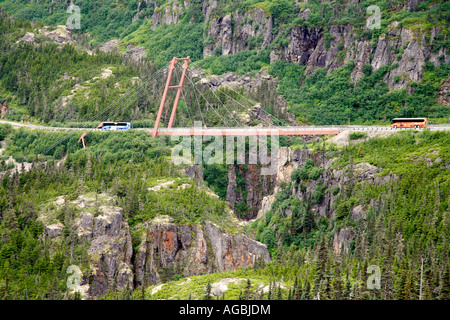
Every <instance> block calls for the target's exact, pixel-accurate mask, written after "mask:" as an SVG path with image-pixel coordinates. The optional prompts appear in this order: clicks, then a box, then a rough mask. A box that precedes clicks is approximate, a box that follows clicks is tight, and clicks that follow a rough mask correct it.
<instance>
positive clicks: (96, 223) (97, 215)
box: [40, 194, 270, 296]
mask: <svg viewBox="0 0 450 320" xmlns="http://www.w3.org/2000/svg"><path fill="white" fill-rule="evenodd" d="M100 198H101V199H100V200H99V199H98V197H96V198H94V197H92V196H80V197H78V199H76V200H75V201H68V200H65V199H64V198H63V197H59V198H58V200H57V201H55V202H54V203H53V205H54V206H56V207H57V208H59V209H61V208H62V209H63V210H65V209H66V208H68V207H69V206H71V207H72V208H73V210H74V211H73V212H75V213H74V216H73V217H72V218H71V219H70V218H68V214H67V213H66V217H65V220H64V221H59V220H58V219H57V218H56V216H55V214H52V213H51V212H50V213H49V212H43V213H42V215H41V217H40V221H41V222H42V223H43V225H44V235H43V236H44V239H45V238H47V239H48V238H49V239H51V243H52V244H54V245H57V243H58V242H59V241H61V239H62V238H61V235H62V232H63V231H64V230H70V231H71V232H73V234H74V235H75V237H76V239H74V240H75V243H76V245H82V246H85V247H86V246H87V248H88V249H87V258H88V261H89V272H85V274H83V279H82V281H81V283H80V287H79V288H78V289H77V290H78V291H80V292H82V294H83V295H84V296H101V295H103V294H105V293H106V292H107V291H108V289H113V290H114V289H116V290H122V289H126V288H128V289H133V288H135V287H136V286H141V285H143V284H144V285H150V284H157V283H160V282H163V281H168V280H172V279H173V276H174V275H175V274H177V275H182V276H185V277H188V276H192V275H199V274H206V273H211V272H217V271H228V270H235V269H237V268H240V267H249V266H252V265H253V264H254V263H255V261H256V260H257V259H263V260H264V261H266V262H269V261H270V256H269V253H268V250H267V247H266V245H264V244H262V243H259V242H257V241H254V240H252V239H250V238H248V237H247V236H245V235H241V234H231V233H229V232H222V231H221V230H220V229H219V227H217V226H216V225H215V224H213V223H211V222H209V221H207V222H206V223H205V224H204V225H200V224H198V225H186V224H175V223H173V219H171V218H169V217H167V216H166V217H158V218H156V219H154V220H151V221H147V222H145V223H143V224H140V225H137V226H136V227H135V229H136V230H137V231H138V232H139V233H140V234H141V239H140V243H139V244H137V247H136V249H133V244H132V240H131V233H130V227H129V224H128V220H127V219H126V218H125V217H124V215H123V209H122V208H120V207H117V206H115V205H113V203H114V201H113V199H112V198H110V197H108V196H106V195H103V194H102V195H100ZM99 203H107V204H108V205H99ZM63 222H64V223H63Z"/></svg>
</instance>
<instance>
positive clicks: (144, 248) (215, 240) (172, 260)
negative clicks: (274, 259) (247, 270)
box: [135, 218, 270, 285]
mask: <svg viewBox="0 0 450 320" xmlns="http://www.w3.org/2000/svg"><path fill="white" fill-rule="evenodd" d="M139 228H140V229H141V230H143V234H142V238H141V244H140V246H139V249H138V251H137V252H136V258H135V267H136V269H135V270H136V284H137V285H142V284H145V285H147V284H156V283H160V282H161V281H163V280H165V279H166V278H167V277H170V274H171V273H172V274H173V273H176V274H180V275H182V276H184V277H188V276H192V275H199V274H205V273H211V272H218V271H228V270H235V269H237V268H241V267H248V266H252V265H253V264H254V263H255V261H256V259H264V261H266V262H268V261H270V256H269V254H268V251H267V248H266V246H265V245H264V244H261V243H259V242H257V241H254V240H252V239H250V238H248V237H247V236H244V235H239V234H230V233H226V232H221V231H220V230H219V228H218V227H217V226H216V225H214V224H213V223H211V222H206V223H205V225H204V226H200V225H190V226H189V225H176V224H174V223H172V222H170V220H169V219H165V218H163V219H155V220H153V221H150V222H148V223H146V224H144V225H143V226H139Z"/></svg>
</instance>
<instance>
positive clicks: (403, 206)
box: [252, 132, 450, 300]
mask: <svg viewBox="0 0 450 320" xmlns="http://www.w3.org/2000/svg"><path fill="white" fill-rule="evenodd" d="M449 146H450V135H449V134H448V133H447V132H435V133H430V132H423V133H419V134H414V133H409V132H405V133H404V134H395V135H391V136H389V137H387V138H372V139H369V140H368V141H367V142H363V143H359V144H356V145H351V146H349V147H345V148H344V149H343V150H341V151H340V150H337V149H336V148H329V150H326V149H325V150H322V152H326V154H327V155H328V156H329V157H337V159H336V160H335V162H334V165H333V169H346V170H345V172H346V173H345V174H346V175H348V177H349V179H350V180H349V182H348V183H346V184H345V185H343V186H342V189H341V190H340V189H339V187H338V186H337V185H334V186H332V187H331V188H330V189H328V188H327V187H326V185H325V184H324V183H323V181H321V180H320V179H323V177H322V176H321V174H322V173H323V169H321V168H319V167H317V166H316V165H315V164H314V161H311V160H308V161H306V163H305V165H304V166H303V167H301V168H299V169H297V170H296V171H294V172H293V173H292V176H291V181H290V183H288V184H283V185H282V190H281V191H280V192H279V193H278V194H277V197H276V201H275V202H274V204H273V206H272V209H271V210H270V211H269V212H268V213H267V214H266V216H265V217H264V218H261V219H260V220H259V221H258V220H257V221H256V222H254V223H253V225H252V228H254V230H255V231H256V239H259V240H260V241H262V242H264V243H266V244H267V245H268V247H269V248H270V250H271V252H272V257H277V258H276V259H277V261H280V262H281V261H282V264H283V265H285V266H286V265H289V266H290V268H287V267H286V269H285V270H289V271H290V272H292V274H291V276H290V277H287V278H289V279H294V278H295V276H298V277H299V279H300V280H301V281H299V283H300V282H301V284H298V286H299V288H300V290H301V292H303V294H305V290H306V296H303V297H306V298H307V297H310V298H313V297H317V295H318V294H320V298H321V299H348V298H349V296H348V295H349V294H350V295H351V296H352V297H353V298H355V297H360V298H361V297H365V298H369V297H370V298H377V299H379V298H381V299H400V300H405V299H413V300H415V299H419V292H421V294H422V296H421V298H422V299H448V293H447V292H448V286H449V283H448V268H449V262H450V260H449V253H450V250H449V249H450V248H449V246H448V237H449V235H450V226H449V202H448V201H449V197H450V194H449V190H450V188H449V187H450V186H449V181H450V170H449V169H445V167H443V166H444V165H443V163H446V164H447V165H448V163H449V160H450V149H449ZM360 162H368V163H370V164H372V165H375V166H377V167H380V168H383V171H382V172H380V173H379V174H380V175H389V174H394V175H396V176H397V177H398V179H391V180H389V181H387V182H386V183H382V184H375V185H374V184H372V183H370V182H367V181H362V182H360V183H356V182H353V181H354V180H353V178H351V177H352V175H354V174H355V173H354V172H353V169H352V168H353V167H354V166H355V165H356V164H357V163H360ZM430 163H431V164H430ZM313 180H317V181H318V183H317V185H316V187H315V189H314V190H313V191H312V192H311V194H310V195H309V196H308V197H306V199H305V200H299V199H298V197H297V196H296V195H294V194H295V193H294V192H293V190H294V191H295V190H299V191H300V192H301V193H303V194H304V192H305V190H306V187H307V186H308V184H309V183H310V182H311V181H313ZM327 193H330V194H333V195H335V196H336V198H335V199H334V201H333V204H332V206H333V208H334V209H335V210H336V217H335V218H331V219H325V218H323V217H318V216H317V214H315V213H314V211H313V210H314V208H315V206H317V205H320V203H321V202H322V199H324V197H325V194H327ZM374 203H376V204H375V205H374ZM357 205H361V206H363V207H364V208H368V211H367V217H366V218H365V219H363V218H361V217H359V218H354V217H353V216H352V210H353V208H354V207H355V206H357ZM287 210H290V211H291V212H292V215H290V216H288V215H286V211H287ZM366 210H367V209H366ZM341 229H347V230H351V233H352V237H351V239H352V241H351V243H350V245H349V252H348V254H343V253H341V254H337V253H336V252H335V249H332V248H333V238H334V237H335V233H336V232H337V231H338V230H341ZM342 250H343V248H342ZM293 252H295V253H296V254H294V256H295V258H292V256H291V255H292V253H293ZM291 259H292V260H293V261H292V260H291ZM286 260H288V261H291V262H290V263H292V264H289V262H286ZM369 265H377V266H379V267H380V269H381V274H382V278H381V279H382V280H381V285H382V288H381V289H382V290H378V291H377V290H367V289H366V279H367V275H365V274H364V273H365V272H366V269H367V267H368V266H369ZM285 272H286V271H285ZM421 277H422V283H421V282H420V279H421ZM305 288H306V289H305Z"/></svg>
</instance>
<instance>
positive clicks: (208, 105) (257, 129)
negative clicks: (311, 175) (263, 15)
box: [0, 57, 450, 154]
mask: <svg viewBox="0 0 450 320" xmlns="http://www.w3.org/2000/svg"><path fill="white" fill-rule="evenodd" d="M179 62H183V64H182V66H181V67H180V66H179V64H178V63H179ZM190 62H191V60H190V58H189V57H186V58H176V57H174V58H173V59H172V60H171V61H170V63H169V66H168V68H162V69H160V70H158V71H156V72H154V73H153V74H151V75H149V76H148V77H147V78H145V79H143V80H142V81H140V83H138V84H137V85H136V86H133V87H132V88H131V89H130V90H128V91H127V92H125V93H124V94H122V95H121V96H120V98H119V99H117V100H115V101H114V102H113V103H111V104H110V105H109V106H107V107H106V108H104V109H103V110H101V111H100V112H98V113H97V114H96V115H95V116H93V117H92V118H90V119H87V121H86V123H89V122H93V121H98V122H105V121H112V120H113V118H114V117H116V118H117V117H118V114H120V113H123V111H124V110H125V109H126V108H128V107H129V106H130V105H132V104H133V103H135V102H137V101H139V99H142V96H143V95H144V94H145V93H149V92H150V91H151V90H149V88H150V85H151V83H152V82H156V83H159V82H160V81H159V80H160V79H161V78H163V77H164V76H165V73H166V74H167V79H166V82H165V86H164V90H163V91H162V97H161V102H160V104H159V109H158V112H157V115H156V119H155V124H154V128H153V130H151V131H150V132H149V133H150V134H151V135H152V136H153V137H158V136H160V135H169V136H173V135H179V136H196V135H202V136H262V135H284V136H298V135H335V134H339V133H340V132H342V131H346V130H349V131H382V130H402V129H394V128H391V127H390V126H379V125H378V126H376V125H366V126H355V125H333V126H292V125H289V124H287V123H286V121H283V120H280V119H278V118H277V117H276V116H275V115H273V114H270V113H269V112H267V111H266V110H265V109H264V108H260V110H262V111H263V112H264V113H265V114H266V116H267V118H268V119H270V122H271V123H269V124H266V125H263V126H261V125H259V126H250V125H245V122H244V121H242V120H241V119H239V113H241V114H242V113H245V114H252V113H255V111H254V110H252V107H254V106H256V105H258V103H257V102H255V101H253V100H251V99H250V98H248V96H246V95H244V94H242V93H239V92H238V91H236V90H234V89H230V90H231V92H232V93H227V92H225V91H221V92H220V93H215V92H214V90H213V89H212V88H209V95H208V94H207V92H202V91H201V90H200V89H199V88H198V86H199V85H198V83H196V82H195V81H194V80H193V78H194V76H193V75H192V72H191V74H189V71H191V70H190V69H188V68H189V63H190ZM201 71H203V72H205V74H207V72H206V71H204V70H201ZM177 72H178V79H177V77H176V76H175V75H176V74H177ZM174 80H175V81H177V80H178V82H177V83H175V84H173V83H172V82H174ZM199 82H200V81H199ZM185 83H187V84H188V85H190V87H188V88H186V84H185ZM154 88H155V87H154ZM183 89H184V90H183ZM169 90H176V94H175V97H174V98H173V105H172V109H171V112H170V117H168V116H167V115H168V112H167V111H168V110H165V106H166V104H167V101H168V97H169ZM157 91H158V90H155V91H153V92H152V98H153V99H154V98H155V96H156V95H157ZM185 91H188V94H190V96H192V97H193V98H191V101H188V99H186V94H185ZM218 94H219V95H222V97H225V99H226V101H227V102H228V103H229V104H228V106H227V103H226V102H224V101H223V99H221V98H220V97H218ZM205 95H208V96H209V97H210V98H212V99H214V102H211V101H209V99H208V98H207V97H205ZM238 98H239V99H240V100H239V99H238ZM180 100H182V101H183V103H184V110H183V113H186V114H185V118H188V119H189V120H190V124H191V126H189V127H174V124H175V119H176V114H177V109H178V105H179V102H180ZM200 101H201V102H202V104H203V106H201V103H200ZM243 101H245V102H247V105H245V104H244V103H243ZM230 104H231V105H232V108H235V109H236V110H231V111H230ZM194 112H197V114H198V115H199V118H200V119H198V120H197V121H195V119H193V116H192V113H194ZM210 113H212V114H213V115H214V117H216V119H219V120H220V121H219V123H217V121H216V122H215V123H214V124H213V125H211V126H209V127H207V121H205V118H207V117H208V115H209V114H210ZM164 114H166V117H165V118H166V120H167V118H168V121H166V122H167V127H166V128H162V127H160V125H161V124H162V123H163V121H162V119H163V115H164ZM131 117H132V115H130V116H128V118H125V119H124V118H121V122H127V121H129V120H130V119H131ZM227 119H228V121H227ZM196 122H197V123H201V124H202V125H200V126H198V125H195V124H196ZM230 122H232V123H233V125H230ZM0 123H10V124H11V125H13V126H21V127H29V128H32V129H42V130H55V131H56V130H70V131H72V132H71V133H69V134H68V135H67V136H66V137H64V138H62V139H61V140H59V141H57V142H56V143H55V144H53V145H52V146H50V147H48V148H47V149H46V150H43V151H42V152H41V154H45V153H46V152H48V151H49V150H51V149H53V148H55V147H56V146H57V145H58V144H60V143H61V142H63V141H64V140H66V139H68V138H69V137H70V136H71V135H72V134H74V133H76V132H79V131H80V130H83V131H90V130H97V129H95V128H87V127H86V126H84V125H80V126H79V127H78V128H67V127H48V126H39V125H32V124H24V123H15V122H8V121H0ZM274 123H278V124H283V125H275V124H274ZM218 124H222V125H225V126H218ZM133 129H134V130H149V128H133ZM427 129H429V130H433V131H434V130H450V125H429V126H428V128H427ZM85 136H86V134H85V133H83V135H82V136H81V138H80V141H82V142H83V146H84V147H85V146H86V144H85V140H84V137H85Z"/></svg>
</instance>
